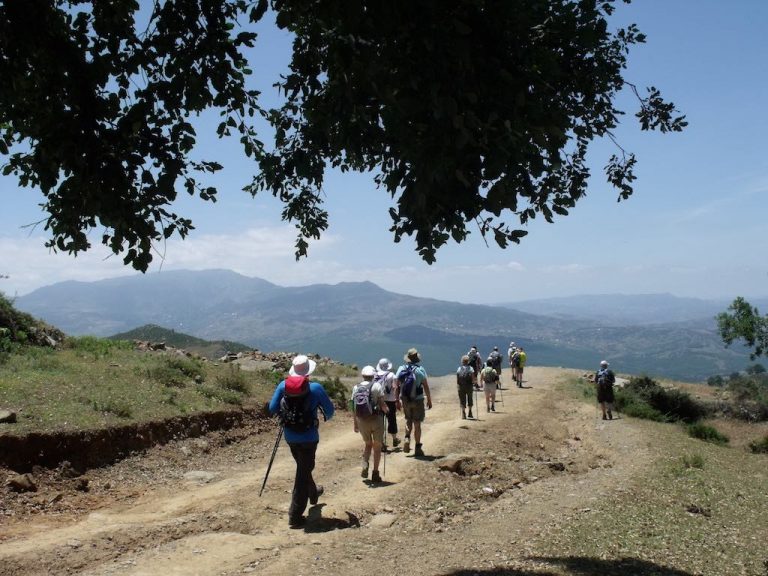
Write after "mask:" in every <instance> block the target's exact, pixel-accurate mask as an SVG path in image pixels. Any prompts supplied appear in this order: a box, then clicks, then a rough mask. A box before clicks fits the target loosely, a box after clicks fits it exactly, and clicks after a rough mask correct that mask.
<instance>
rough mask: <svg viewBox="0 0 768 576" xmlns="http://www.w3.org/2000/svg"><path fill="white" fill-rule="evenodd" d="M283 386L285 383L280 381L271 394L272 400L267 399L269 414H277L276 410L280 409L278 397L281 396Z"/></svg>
mask: <svg viewBox="0 0 768 576" xmlns="http://www.w3.org/2000/svg"><path fill="white" fill-rule="evenodd" d="M284 386H285V385H284V384H283V383H282V382H281V383H280V384H278V385H277V388H275V393H274V394H272V400H270V401H269V412H270V414H277V412H278V411H279V410H280V398H282V396H283V387H284Z"/></svg>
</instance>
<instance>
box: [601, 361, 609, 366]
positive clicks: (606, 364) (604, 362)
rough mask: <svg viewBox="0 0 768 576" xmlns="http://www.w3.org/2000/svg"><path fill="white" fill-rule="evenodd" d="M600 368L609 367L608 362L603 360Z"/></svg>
mask: <svg viewBox="0 0 768 576" xmlns="http://www.w3.org/2000/svg"><path fill="white" fill-rule="evenodd" d="M600 366H608V361H607V360H603V361H602V362H600Z"/></svg>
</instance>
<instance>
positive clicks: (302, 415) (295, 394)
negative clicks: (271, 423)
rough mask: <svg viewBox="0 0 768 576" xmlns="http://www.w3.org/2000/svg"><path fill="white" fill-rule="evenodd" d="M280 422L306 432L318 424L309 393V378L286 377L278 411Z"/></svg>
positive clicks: (292, 428)
mask: <svg viewBox="0 0 768 576" xmlns="http://www.w3.org/2000/svg"><path fill="white" fill-rule="evenodd" d="M278 416H279V418H280V423H281V424H282V425H283V426H285V427H286V428H288V429H289V430H293V431H294V432H306V431H307V430H310V429H311V428H316V427H317V425H318V421H317V418H315V413H314V411H313V410H312V402H311V396H310V394H309V378H307V377H306V376H289V377H288V378H286V379H285V391H284V393H283V397H282V398H281V399H280V411H279V412H278Z"/></svg>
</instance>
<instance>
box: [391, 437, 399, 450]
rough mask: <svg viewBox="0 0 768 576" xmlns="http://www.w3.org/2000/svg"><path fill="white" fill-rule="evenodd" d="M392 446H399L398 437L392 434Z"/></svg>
mask: <svg viewBox="0 0 768 576" xmlns="http://www.w3.org/2000/svg"><path fill="white" fill-rule="evenodd" d="M392 446H393V447H394V448H397V447H398V446H400V438H398V437H397V436H392Z"/></svg>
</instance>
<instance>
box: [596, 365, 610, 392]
mask: <svg viewBox="0 0 768 576" xmlns="http://www.w3.org/2000/svg"><path fill="white" fill-rule="evenodd" d="M613 380H614V378H613V374H611V371H610V370H608V369H607V368H605V369H601V370H600V371H598V373H597V385H598V386H600V387H601V388H609V387H610V386H612V385H613Z"/></svg>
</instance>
